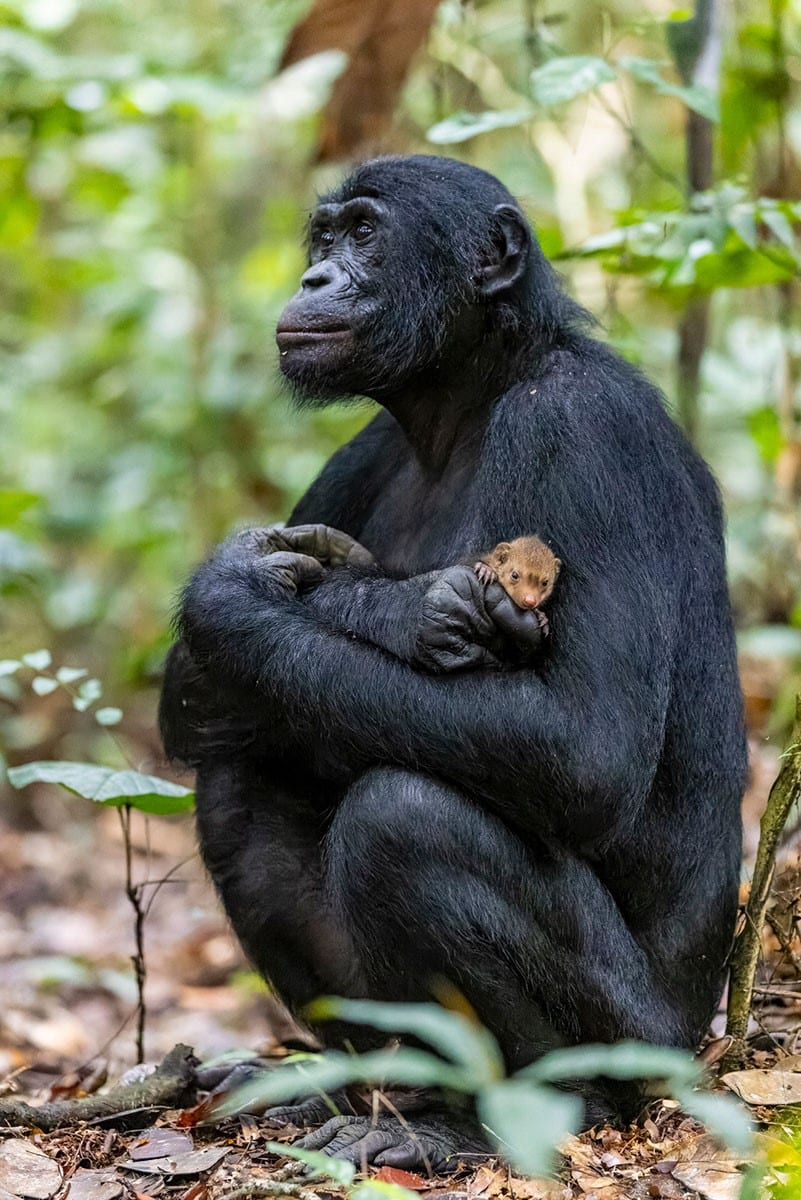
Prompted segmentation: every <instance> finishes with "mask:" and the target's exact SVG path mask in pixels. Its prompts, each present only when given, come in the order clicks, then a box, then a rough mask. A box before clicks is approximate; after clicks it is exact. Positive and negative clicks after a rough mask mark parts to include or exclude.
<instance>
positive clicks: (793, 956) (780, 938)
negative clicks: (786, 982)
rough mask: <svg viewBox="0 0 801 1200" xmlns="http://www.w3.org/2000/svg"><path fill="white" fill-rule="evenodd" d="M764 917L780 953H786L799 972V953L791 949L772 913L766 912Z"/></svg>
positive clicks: (800, 958)
mask: <svg viewBox="0 0 801 1200" xmlns="http://www.w3.org/2000/svg"><path fill="white" fill-rule="evenodd" d="M765 919H766V920H767V922H768V925H770V927H771V929H772V930H773V933H774V936H775V938H776V941H777V942H778V943H779V947H780V948H781V951H782V953H783V954H786V955H787V957H788V958H789V960H790V962H791V963H792V964H793V966H794V967H795V969H796V971H798V972H799V974H801V954H799V953H798V951H797V950H794V949H793V947H792V945H791V944H790V941H789V939H788V938H787V935H786V934H785V932H784V930H783V929H782V927H781V925H780V924H779V922H778V920H777V919H776V917H775V915H774V914H773V913H770V912H769V913H766V914H765Z"/></svg>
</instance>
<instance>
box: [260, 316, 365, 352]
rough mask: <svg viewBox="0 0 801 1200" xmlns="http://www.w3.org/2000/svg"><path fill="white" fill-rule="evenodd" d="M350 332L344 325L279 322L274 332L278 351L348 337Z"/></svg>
mask: <svg viewBox="0 0 801 1200" xmlns="http://www.w3.org/2000/svg"><path fill="white" fill-rule="evenodd" d="M350 335H351V330H350V329H349V328H348V327H347V326H344V325H325V326H321V325H318V326H311V325H305V326H299V325H297V324H295V322H287V323H286V324H284V323H283V322H279V325H278V328H277V329H276V331H275V340H276V342H277V343H278V349H279V350H288V349H290V347H293V346H301V345H303V343H304V342H306V343H314V342H324V341H328V340H339V339H342V338H347V337H350Z"/></svg>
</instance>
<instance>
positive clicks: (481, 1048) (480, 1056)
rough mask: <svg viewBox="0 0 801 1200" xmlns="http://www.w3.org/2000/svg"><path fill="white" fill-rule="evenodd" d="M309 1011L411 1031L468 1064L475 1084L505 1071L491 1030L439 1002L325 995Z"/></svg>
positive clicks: (317, 1018) (321, 1016)
mask: <svg viewBox="0 0 801 1200" xmlns="http://www.w3.org/2000/svg"><path fill="white" fill-rule="evenodd" d="M307 1012H308V1014H309V1016H310V1018H311V1019H312V1020H315V1021H321V1020H323V1021H325V1020H331V1018H332V1017H336V1018H339V1019H341V1020H344V1021H353V1022H354V1023H355V1024H357V1025H372V1026H374V1027H375V1028H376V1029H382V1030H386V1032H387V1033H412V1034H414V1036H415V1037H418V1038H420V1039H421V1040H422V1041H424V1042H427V1043H428V1044H429V1045H430V1046H433V1047H434V1048H435V1049H436V1050H439V1051H440V1053H442V1054H445V1055H447V1057H448V1058H449V1059H450V1060H451V1061H452V1062H454V1063H458V1064H459V1065H460V1066H463V1067H465V1068H466V1070H467V1071H468V1073H469V1074H470V1075H471V1076H472V1077H473V1078H474V1080H475V1086H480V1084H482V1083H488V1082H491V1081H492V1080H495V1079H502V1078H503V1075H504V1066H503V1059H502V1058H501V1054H500V1051H499V1050H498V1044H497V1042H496V1041H495V1039H494V1038H493V1036H492V1034H491V1033H489V1031H488V1030H486V1029H485V1028H484V1027H483V1026H482V1025H479V1024H477V1023H476V1022H475V1021H471V1020H469V1018H468V1017H466V1016H464V1015H463V1014H462V1013H460V1012H453V1011H451V1010H450V1009H446V1008H441V1007H440V1006H439V1005H438V1004H385V1003H380V1002H376V1001H373V1000H343V999H341V998H339V997H337V996H324V997H322V998H321V999H319V1000H315V1001H313V1002H312V1004H310V1005H309V1006H308V1008H307Z"/></svg>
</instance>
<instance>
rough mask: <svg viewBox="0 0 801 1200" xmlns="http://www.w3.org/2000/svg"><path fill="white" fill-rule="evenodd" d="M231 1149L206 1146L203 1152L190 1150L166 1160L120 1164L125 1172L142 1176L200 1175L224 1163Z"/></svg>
mask: <svg viewBox="0 0 801 1200" xmlns="http://www.w3.org/2000/svg"><path fill="white" fill-rule="evenodd" d="M230 1152H231V1151H230V1147H223V1146H204V1147H203V1149H202V1150H190V1151H189V1152H188V1153H187V1154H174V1155H171V1156H168V1157H165V1158H149V1159H146V1160H144V1161H142V1162H135V1161H134V1160H133V1159H129V1160H128V1162H124V1163H120V1167H121V1168H122V1170H124V1171H136V1172H137V1173H138V1174H140V1175H200V1174H201V1172H203V1171H210V1170H211V1168H212V1167H216V1166H217V1163H219V1162H222V1160H223V1159H224V1158H225V1156H226V1154H230Z"/></svg>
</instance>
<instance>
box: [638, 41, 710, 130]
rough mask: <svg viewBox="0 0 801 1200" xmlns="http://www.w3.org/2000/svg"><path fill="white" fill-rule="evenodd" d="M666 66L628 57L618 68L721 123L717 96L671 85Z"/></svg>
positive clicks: (698, 89)
mask: <svg viewBox="0 0 801 1200" xmlns="http://www.w3.org/2000/svg"><path fill="white" fill-rule="evenodd" d="M664 65H665V64H663V63H659V62H655V61H654V60H653V59H651V58H637V57H636V56H633V55H626V56H624V57H623V58H621V59H620V60H619V62H618V66H620V67H622V68H623V69H624V70H625V71H628V72H629V74H630V75H632V76H633V77H634V78H635V79H636V80H638V82H639V83H645V84H648V85H649V86H650V87H652V88H654V89H655V90H656V91H657V92H659V94H660V95H662V96H676V97H677V99H679V100H683V101H684V103H685V104H686V105H687V107H688V108H692V109H694V111H695V112H697V113H700V114H701V116H702V117H706V118H707V120H709V121H714V122H718V121H720V109H719V105H718V99H717V96H715V95H714V93H713V92H711V91H710V90H709V89H708V88H704V87H699V86H698V85H697V84H692V85H690V86H689V87H683V86H682V85H681V84H677V83H670V82H669V80H667V79H665V78H664V76H663V75H662V67H663V66H664Z"/></svg>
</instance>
